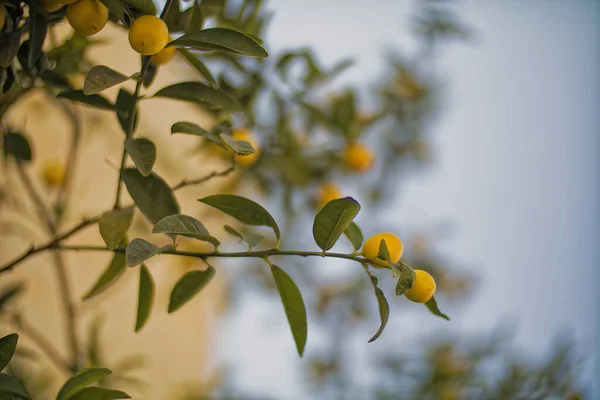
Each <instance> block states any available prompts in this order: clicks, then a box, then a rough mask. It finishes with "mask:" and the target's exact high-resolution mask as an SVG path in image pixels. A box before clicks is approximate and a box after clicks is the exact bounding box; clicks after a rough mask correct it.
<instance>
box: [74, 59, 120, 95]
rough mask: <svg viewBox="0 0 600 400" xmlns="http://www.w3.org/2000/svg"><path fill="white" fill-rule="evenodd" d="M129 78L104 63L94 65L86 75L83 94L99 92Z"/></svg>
mask: <svg viewBox="0 0 600 400" xmlns="http://www.w3.org/2000/svg"><path fill="white" fill-rule="evenodd" d="M127 80H129V77H128V76H125V75H123V74H122V73H120V72H117V71H115V70H113V69H111V68H108V67H106V66H104V65H96V66H95V67H92V69H90V71H89V72H88V74H87V75H86V77H85V82H84V83H83V94H85V95H90V94H98V93H100V92H102V91H103V90H106V89H108V88H110V87H113V86H115V85H118V84H120V83H123V82H125V81H127Z"/></svg>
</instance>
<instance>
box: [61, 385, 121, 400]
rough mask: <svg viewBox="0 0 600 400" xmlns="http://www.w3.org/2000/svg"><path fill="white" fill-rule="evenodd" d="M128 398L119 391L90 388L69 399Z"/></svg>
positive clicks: (101, 399)
mask: <svg viewBox="0 0 600 400" xmlns="http://www.w3.org/2000/svg"><path fill="white" fill-rule="evenodd" d="M130 398H131V396H130V395H128V394H127V393H125V392H122V391H120V390H113V389H105V388H100V387H94V386H90V387H86V388H85V389H83V390H82V391H81V392H79V393H77V394H76V395H75V396H73V397H71V400H118V399H130Z"/></svg>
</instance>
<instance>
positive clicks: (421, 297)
mask: <svg viewBox="0 0 600 400" xmlns="http://www.w3.org/2000/svg"><path fill="white" fill-rule="evenodd" d="M415 275H416V278H415V281H414V282H413V285H412V287H411V288H410V289H408V290H407V291H406V292H404V295H405V296H406V298H407V299H409V300H410V301H412V302H415V303H426V302H428V301H429V300H431V298H432V297H433V295H434V294H435V280H434V279H433V276H431V275H429V273H428V272H426V271H423V270H422V269H415Z"/></svg>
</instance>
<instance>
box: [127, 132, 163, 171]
mask: <svg viewBox="0 0 600 400" xmlns="http://www.w3.org/2000/svg"><path fill="white" fill-rule="evenodd" d="M125 149H126V150H127V153H128V154H129V157H131V159H132V160H133V163H134V164H135V166H136V167H137V168H138V170H139V171H140V173H141V174H142V175H143V176H148V175H150V172H152V167H154V163H155V162H156V146H154V143H152V142H151V141H150V140H148V139H144V138H140V139H127V140H126V141H125Z"/></svg>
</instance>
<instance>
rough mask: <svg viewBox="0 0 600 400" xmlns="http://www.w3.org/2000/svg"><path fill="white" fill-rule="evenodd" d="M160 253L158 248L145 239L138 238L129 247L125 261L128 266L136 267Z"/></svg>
mask: <svg viewBox="0 0 600 400" xmlns="http://www.w3.org/2000/svg"><path fill="white" fill-rule="evenodd" d="M158 253H160V249H159V248H158V247H156V246H155V245H153V244H152V243H150V242H148V241H146V240H144V239H140V238H136V239H133V240H132V241H131V242H130V243H129V244H128V245H127V249H126V250H125V261H126V262H127V265H128V266H130V267H135V266H136V265H140V264H141V263H143V262H144V261H146V260H148V259H149V258H151V257H154V256H155V255H157V254H158Z"/></svg>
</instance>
